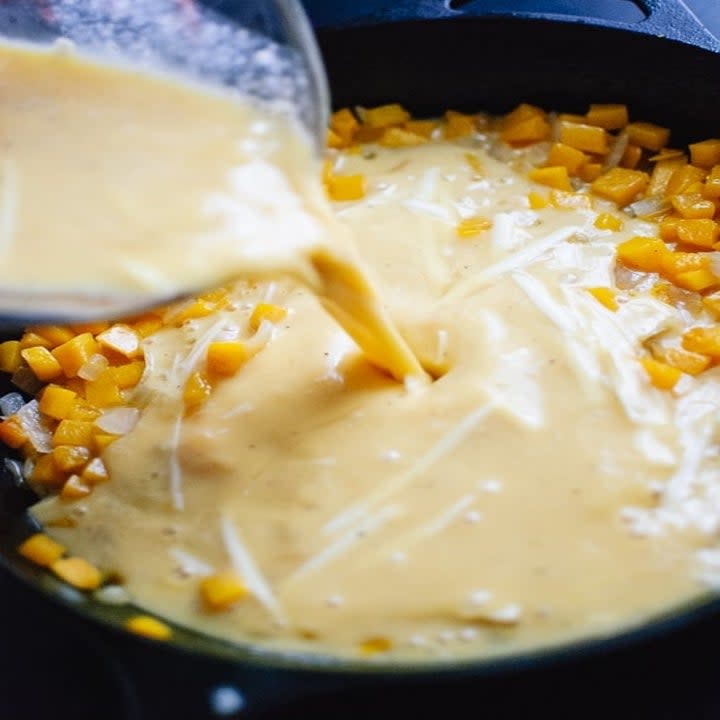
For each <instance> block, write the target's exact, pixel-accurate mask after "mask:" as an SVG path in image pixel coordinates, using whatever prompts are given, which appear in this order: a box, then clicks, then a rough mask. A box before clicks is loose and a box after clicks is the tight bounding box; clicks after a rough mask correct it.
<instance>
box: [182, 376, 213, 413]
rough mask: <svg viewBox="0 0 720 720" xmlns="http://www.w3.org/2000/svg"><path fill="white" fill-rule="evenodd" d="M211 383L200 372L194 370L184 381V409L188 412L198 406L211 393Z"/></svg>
mask: <svg viewBox="0 0 720 720" xmlns="http://www.w3.org/2000/svg"><path fill="white" fill-rule="evenodd" d="M211 393H212V385H211V384H210V382H209V381H208V379H207V378H206V377H205V376H204V375H203V374H202V373H200V372H194V373H193V374H192V375H191V376H190V377H189V378H188V381H187V383H185V390H184V391H183V402H184V403H185V409H186V410H187V411H188V412H190V411H192V410H195V409H196V408H198V407H200V405H202V404H203V403H204V402H205V401H206V400H207V399H208V398H209V397H210V395H211Z"/></svg>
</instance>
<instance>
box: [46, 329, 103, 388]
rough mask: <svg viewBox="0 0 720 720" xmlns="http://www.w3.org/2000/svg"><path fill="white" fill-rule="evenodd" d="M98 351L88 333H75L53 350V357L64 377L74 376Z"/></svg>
mask: <svg viewBox="0 0 720 720" xmlns="http://www.w3.org/2000/svg"><path fill="white" fill-rule="evenodd" d="M97 351H98V344H97V341H96V340H95V338H94V337H93V336H92V335H91V334H90V333H82V334H81V335H76V336H75V337H74V338H73V339H72V340H68V341H67V342H65V343H63V344H62V345H58V346H57V347H56V348H55V349H54V350H53V351H52V354H53V357H54V358H55V359H56V360H57V361H58V362H59V363H60V366H61V367H62V371H63V373H64V374H65V377H69V378H74V377H76V376H77V374H78V370H80V368H81V367H82V366H83V365H84V364H85V363H86V362H87V361H88V360H89V359H90V357H91V356H92V355H94V354H95V353H96V352H97Z"/></svg>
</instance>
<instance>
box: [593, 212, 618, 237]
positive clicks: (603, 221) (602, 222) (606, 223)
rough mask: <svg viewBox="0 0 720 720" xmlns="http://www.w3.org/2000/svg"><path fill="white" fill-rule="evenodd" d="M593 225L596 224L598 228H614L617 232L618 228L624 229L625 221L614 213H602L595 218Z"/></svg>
mask: <svg viewBox="0 0 720 720" xmlns="http://www.w3.org/2000/svg"><path fill="white" fill-rule="evenodd" d="M593 225H595V227H596V228H597V229H598V230H612V231H613V232H617V231H618V230H622V227H623V222H622V220H621V219H620V218H619V217H617V215H613V214H612V213H600V214H599V215H598V216H597V217H596V218H595V222H594V223H593Z"/></svg>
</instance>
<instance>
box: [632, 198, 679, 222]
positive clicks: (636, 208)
mask: <svg viewBox="0 0 720 720" xmlns="http://www.w3.org/2000/svg"><path fill="white" fill-rule="evenodd" d="M670 208H671V204H670V200H668V199H667V198H665V197H664V196H663V195H651V196H650V197H644V198H643V199H642V200H637V201H636V202H634V203H630V205H628V206H627V207H626V208H625V212H626V213H628V214H629V215H632V216H633V217H640V218H643V217H653V216H654V215H661V214H663V213H665V212H668V211H669V210H670Z"/></svg>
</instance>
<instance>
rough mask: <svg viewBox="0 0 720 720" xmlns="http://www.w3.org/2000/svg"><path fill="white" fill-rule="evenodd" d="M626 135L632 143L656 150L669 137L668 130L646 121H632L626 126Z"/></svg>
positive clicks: (664, 143) (662, 145)
mask: <svg viewBox="0 0 720 720" xmlns="http://www.w3.org/2000/svg"><path fill="white" fill-rule="evenodd" d="M627 133H628V137H629V138H630V142H631V143H632V144H633V145H639V146H640V147H641V148H645V149H646V150H654V151H655V152H657V151H658V150H660V148H662V147H665V145H667V144H668V140H669V139H670V130H668V129H667V128H664V127H660V126H659V125H654V124H653V123H648V122H633V123H630V124H629V125H628V126H627Z"/></svg>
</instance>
